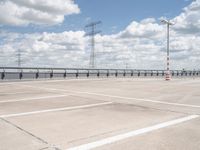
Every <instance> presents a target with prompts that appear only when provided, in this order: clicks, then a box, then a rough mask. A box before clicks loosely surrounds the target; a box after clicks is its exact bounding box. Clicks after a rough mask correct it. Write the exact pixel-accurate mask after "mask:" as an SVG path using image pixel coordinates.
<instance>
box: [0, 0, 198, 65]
mask: <svg viewBox="0 0 200 150" xmlns="http://www.w3.org/2000/svg"><path fill="white" fill-rule="evenodd" d="M162 18H166V19H170V20H171V21H172V22H173V23H175V25H174V26H172V27H171V29H170V30H171V31H170V33H171V37H170V51H171V54H170V57H171V68H172V69H183V68H185V69H200V63H199V62H200V0H194V1H192V0H176V1H174V0H168V1H163V0H154V1H153V2H152V1H149V0H117V1H116V0H92V1H91V0H56V1H55V0H0V66H17V59H18V54H19V52H20V54H21V61H22V66H30V67H33V66H34V67H89V58H90V50H91V48H90V41H91V39H90V38H89V37H87V36H85V34H86V32H87V31H85V28H84V26H85V25H86V24H88V23H90V22H92V21H98V20H101V21H102V24H101V25H99V26H98V27H97V28H98V29H97V30H101V31H102V33H101V34H98V35H96V37H95V39H96V53H95V55H96V57H95V58H96V67H98V68H108V67H109V68H125V67H128V68H135V69H165V68H166V63H165V60H166V26H165V25H163V24H161V23H160V19H162Z"/></svg>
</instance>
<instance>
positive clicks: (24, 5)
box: [0, 0, 80, 26]
mask: <svg viewBox="0 0 200 150" xmlns="http://www.w3.org/2000/svg"><path fill="white" fill-rule="evenodd" d="M78 13H80V9H79V7H78V5H77V4H75V3H74V1H73V0H56V1H54V0H48V1H46V0H4V1H0V24H4V25H17V26H26V25H28V24H44V25H54V24H59V23H62V22H63V21H64V16H65V15H71V14H78ZM5 14H6V15H5Z"/></svg>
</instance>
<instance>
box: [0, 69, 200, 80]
mask: <svg viewBox="0 0 200 150" xmlns="http://www.w3.org/2000/svg"><path fill="white" fill-rule="evenodd" d="M163 76H165V70H136V69H87V68H84V69H83V68H31V67H20V68H19V67H0V77H1V80H9V79H19V80H22V79H43V78H48V79H51V78H81V77H86V78H89V77H93V78H94V77H97V78H100V77H163ZM171 76H172V77H200V71H194V70H193V71H190V70H171Z"/></svg>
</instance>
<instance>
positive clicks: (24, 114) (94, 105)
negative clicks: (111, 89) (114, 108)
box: [0, 102, 113, 118]
mask: <svg viewBox="0 0 200 150" xmlns="http://www.w3.org/2000/svg"><path fill="white" fill-rule="evenodd" d="M109 104H113V102H105V103H97V104H89V105H81V106H72V107H64V108H56V109H46V110H39V111H32V112H24V113H17V114H8V115H1V116H0V118H10V117H20V116H28V115H34V114H41V113H47V112H56V111H66V110H75V109H83V108H91V107H96V106H103V105H109Z"/></svg>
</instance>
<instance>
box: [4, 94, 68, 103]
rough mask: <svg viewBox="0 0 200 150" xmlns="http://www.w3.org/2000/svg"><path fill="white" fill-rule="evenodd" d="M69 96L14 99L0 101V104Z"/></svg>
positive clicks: (58, 96)
mask: <svg viewBox="0 0 200 150" xmlns="http://www.w3.org/2000/svg"><path fill="white" fill-rule="evenodd" d="M67 96H70V95H55V96H44V97H35V98H23V99H17V100H16V99H14V100H4V101H0V104H2V103H13V102H22V101H31V100H41V99H48V98H61V97H67Z"/></svg>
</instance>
